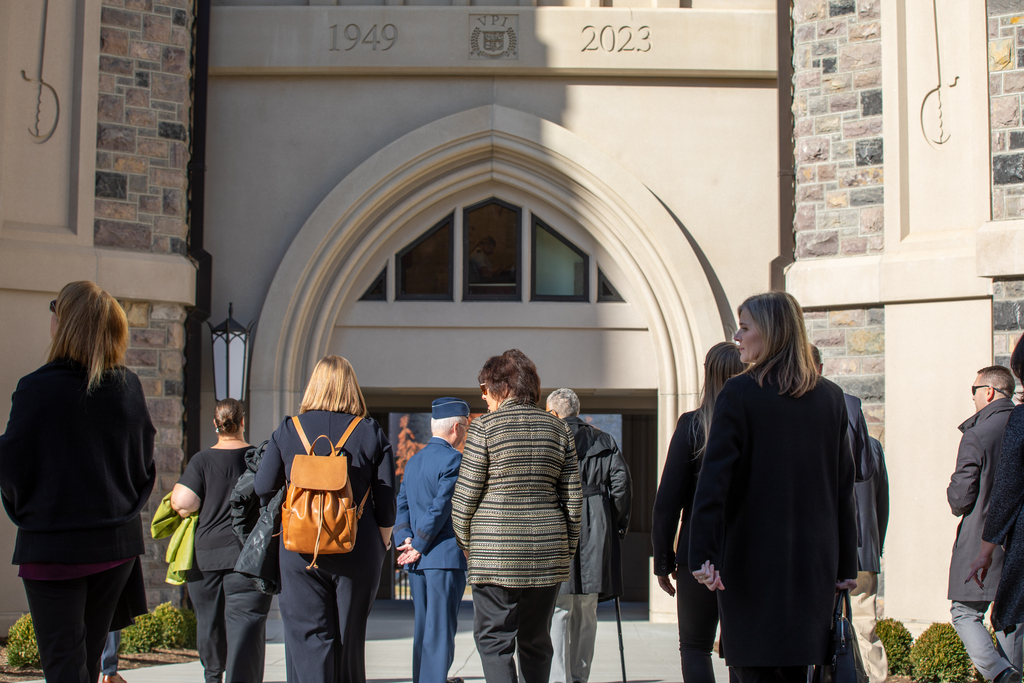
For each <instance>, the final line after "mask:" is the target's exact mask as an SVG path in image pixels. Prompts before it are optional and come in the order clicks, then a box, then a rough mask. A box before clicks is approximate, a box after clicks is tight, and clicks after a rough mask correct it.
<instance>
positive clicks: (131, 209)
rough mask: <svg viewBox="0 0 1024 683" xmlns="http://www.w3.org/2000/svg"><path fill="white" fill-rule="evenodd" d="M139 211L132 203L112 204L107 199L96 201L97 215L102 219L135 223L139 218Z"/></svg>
mask: <svg viewBox="0 0 1024 683" xmlns="http://www.w3.org/2000/svg"><path fill="white" fill-rule="evenodd" d="M137 214H138V209H137V208H136V206H135V204H132V203H130V202H112V201H108V200H105V199H97V200H96V215H97V216H98V217H100V218H113V219H115V220H121V221H134V220H136V219H137V218H138V215H137Z"/></svg>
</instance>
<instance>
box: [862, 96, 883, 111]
mask: <svg viewBox="0 0 1024 683" xmlns="http://www.w3.org/2000/svg"><path fill="white" fill-rule="evenodd" d="M881 113H882V91H881V90H866V91H864V92H861V94H860V115H861V116H879V115H880V114H881Z"/></svg>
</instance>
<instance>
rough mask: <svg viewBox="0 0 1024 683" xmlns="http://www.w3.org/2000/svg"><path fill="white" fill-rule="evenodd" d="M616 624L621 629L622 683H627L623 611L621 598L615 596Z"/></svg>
mask: <svg viewBox="0 0 1024 683" xmlns="http://www.w3.org/2000/svg"><path fill="white" fill-rule="evenodd" d="M615 623H616V624H617V625H618V627H619V660H620V661H621V662H622V683H626V650H625V648H623V647H622V610H620V609H619V596H617V595H616V596H615Z"/></svg>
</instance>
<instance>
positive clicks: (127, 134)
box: [96, 123, 135, 153]
mask: <svg viewBox="0 0 1024 683" xmlns="http://www.w3.org/2000/svg"><path fill="white" fill-rule="evenodd" d="M96 147H97V148H98V149H102V150H105V151H108V152H130V153H134V152H135V129H134V128H132V127H130V126H119V125H116V124H113V123H97V124H96Z"/></svg>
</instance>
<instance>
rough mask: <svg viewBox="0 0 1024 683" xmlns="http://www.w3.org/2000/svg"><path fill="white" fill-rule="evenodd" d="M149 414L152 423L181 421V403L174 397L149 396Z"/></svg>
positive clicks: (173, 423) (163, 423)
mask: <svg viewBox="0 0 1024 683" xmlns="http://www.w3.org/2000/svg"><path fill="white" fill-rule="evenodd" d="M146 405H148V406H149V416H150V418H151V419H152V420H153V424H154V425H177V424H180V423H181V415H182V412H183V410H182V405H181V401H179V400H178V399H176V398H149V399H146Z"/></svg>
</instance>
